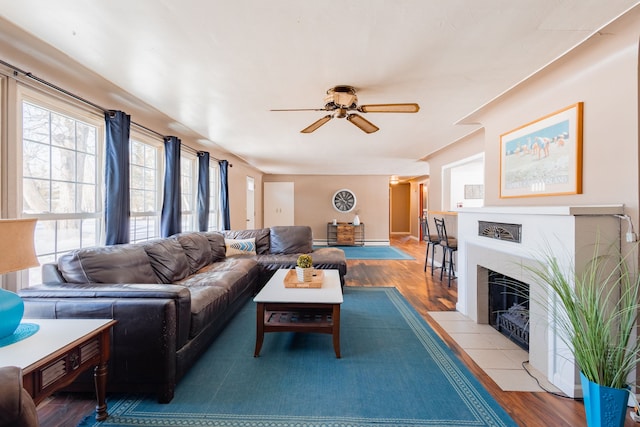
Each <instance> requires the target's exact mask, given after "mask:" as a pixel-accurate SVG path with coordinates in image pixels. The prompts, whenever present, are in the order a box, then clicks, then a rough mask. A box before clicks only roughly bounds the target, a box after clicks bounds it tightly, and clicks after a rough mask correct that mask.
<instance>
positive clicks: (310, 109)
mask: <svg viewBox="0 0 640 427" xmlns="http://www.w3.org/2000/svg"><path fill="white" fill-rule="evenodd" d="M269 111H329V110H327V109H326V108H285V109H281V110H269Z"/></svg>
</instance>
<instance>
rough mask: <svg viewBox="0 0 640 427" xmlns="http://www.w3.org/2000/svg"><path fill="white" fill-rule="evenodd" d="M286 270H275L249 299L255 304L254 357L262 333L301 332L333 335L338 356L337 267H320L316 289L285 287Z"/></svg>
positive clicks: (338, 304) (259, 344)
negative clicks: (251, 298) (323, 268)
mask: <svg viewBox="0 0 640 427" xmlns="http://www.w3.org/2000/svg"><path fill="white" fill-rule="evenodd" d="M288 271H289V270H286V269H281V270H278V271H276V272H275V274H274V275H273V277H272V278H271V280H269V281H268V282H267V284H266V285H265V286H264V288H262V290H261V291H260V292H259V293H258V294H257V295H256V296H255V298H253V301H254V302H256V303H257V315H256V325H257V327H256V348H255V352H254V354H253V355H254V357H258V356H259V355H260V349H261V348H262V343H263V341H264V334H265V333H267V332H304V333H322V334H331V335H333V349H334V351H335V353H336V357H337V358H340V304H342V301H343V299H342V287H341V286H340V275H339V273H338V270H323V272H324V280H323V281H322V287H320V288H285V286H284V278H285V276H286V274H287V272H288Z"/></svg>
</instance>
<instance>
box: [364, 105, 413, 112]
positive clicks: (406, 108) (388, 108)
mask: <svg viewBox="0 0 640 427" xmlns="http://www.w3.org/2000/svg"><path fill="white" fill-rule="evenodd" d="M419 110H420V106H419V105H418V104H415V103H411V104H369V105H361V106H360V107H359V108H358V111H361V112H363V113H417V112H418V111H419Z"/></svg>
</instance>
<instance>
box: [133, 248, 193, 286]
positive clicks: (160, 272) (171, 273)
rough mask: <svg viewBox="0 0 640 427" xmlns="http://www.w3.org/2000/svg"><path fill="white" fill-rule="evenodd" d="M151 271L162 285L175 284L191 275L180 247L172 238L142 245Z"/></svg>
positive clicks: (187, 262)
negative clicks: (151, 268)
mask: <svg viewBox="0 0 640 427" xmlns="http://www.w3.org/2000/svg"><path fill="white" fill-rule="evenodd" d="M142 246H143V247H144V250H145V251H146V253H147V255H148V256H149V261H150V263H151V266H152V267H153V270H154V271H155V272H156V275H157V276H158V278H159V279H160V281H161V282H162V283H175V282H176V281H178V280H181V279H183V278H185V277H187V276H188V275H189V274H191V267H190V266H189V261H188V260H187V256H186V255H185V253H184V249H183V248H182V245H181V244H180V242H179V241H178V239H177V238H176V237H175V236H173V237H169V238H166V239H156V240H150V241H148V242H144V243H142Z"/></svg>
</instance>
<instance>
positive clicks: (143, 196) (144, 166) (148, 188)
mask: <svg viewBox="0 0 640 427" xmlns="http://www.w3.org/2000/svg"><path fill="white" fill-rule="evenodd" d="M158 147H159V146H155V145H151V144H147V143H144V142H140V141H136V140H131V141H130V148H129V162H130V176H129V181H130V183H129V187H130V195H131V196H130V197H131V215H132V216H131V220H130V233H129V235H130V239H131V241H132V242H139V241H144V240H149V239H154V238H157V237H160V227H159V223H160V208H159V206H158V198H157V196H156V192H157V191H158V188H159V185H158V182H159V180H160V179H161V177H160V171H158V169H157V168H156V165H157V161H156V159H157V158H158V157H159V155H160V148H158Z"/></svg>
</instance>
